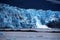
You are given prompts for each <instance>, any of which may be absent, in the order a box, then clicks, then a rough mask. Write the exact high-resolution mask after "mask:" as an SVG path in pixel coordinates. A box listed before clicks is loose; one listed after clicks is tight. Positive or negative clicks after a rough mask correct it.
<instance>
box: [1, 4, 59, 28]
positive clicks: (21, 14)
mask: <svg viewBox="0 0 60 40" xmlns="http://www.w3.org/2000/svg"><path fill="white" fill-rule="evenodd" d="M59 19H60V12H59V11H51V10H42V9H40V10H36V9H23V8H18V7H13V6H9V5H7V4H0V28H12V29H20V28H49V27H48V26H47V25H46V24H47V23H49V22H52V21H58V20H59Z"/></svg>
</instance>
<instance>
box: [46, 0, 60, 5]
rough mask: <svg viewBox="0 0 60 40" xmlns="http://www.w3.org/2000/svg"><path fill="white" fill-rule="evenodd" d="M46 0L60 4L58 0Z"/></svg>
mask: <svg viewBox="0 0 60 40" xmlns="http://www.w3.org/2000/svg"><path fill="white" fill-rule="evenodd" d="M46 1H50V2H52V3H56V4H60V1H58V0H46Z"/></svg>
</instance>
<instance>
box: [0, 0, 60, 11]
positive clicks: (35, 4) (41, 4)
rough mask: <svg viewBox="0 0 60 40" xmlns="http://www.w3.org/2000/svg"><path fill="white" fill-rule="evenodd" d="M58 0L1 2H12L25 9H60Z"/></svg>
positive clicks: (10, 0)
mask: <svg viewBox="0 0 60 40" xmlns="http://www.w3.org/2000/svg"><path fill="white" fill-rule="evenodd" d="M58 2H59V1H56V0H0V3H5V4H10V5H12V6H17V7H20V8H25V9H29V8H30V9H43V10H53V11H60V3H58Z"/></svg>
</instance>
